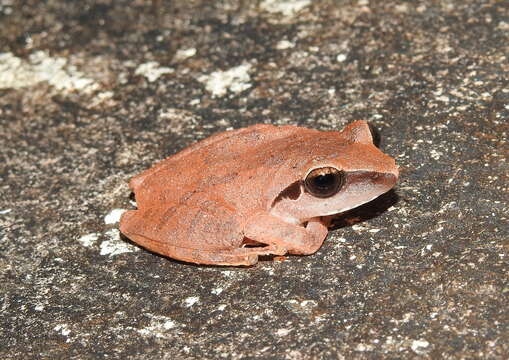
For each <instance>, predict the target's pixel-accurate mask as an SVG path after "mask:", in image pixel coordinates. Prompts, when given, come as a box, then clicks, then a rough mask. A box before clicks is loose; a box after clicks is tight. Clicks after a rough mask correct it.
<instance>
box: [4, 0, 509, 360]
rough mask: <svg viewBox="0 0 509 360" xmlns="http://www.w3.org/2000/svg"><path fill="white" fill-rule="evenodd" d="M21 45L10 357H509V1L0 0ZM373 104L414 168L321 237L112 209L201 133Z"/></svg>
mask: <svg viewBox="0 0 509 360" xmlns="http://www.w3.org/2000/svg"><path fill="white" fill-rule="evenodd" d="M0 52H1V53H2V55H0V125H1V127H0V176H1V182H0V194H1V196H0V300H1V303H0V309H1V312H0V358H2V359H40V358H42V359H69V358H76V359H92V358H102V357H108V358H111V359H115V358H118V359H120V358H121V359H155V358H163V359H175V358H177V359H194V358H203V359H215V358H231V359H241V358H242V359H244V358H249V359H252V358H263V359H273V358H283V359H322V358H331V359H335V358H340V359H351V358H359V359H380V358H384V357H385V358H391V359H399V358H415V357H420V358H425V359H438V358H446V359H474V358H483V359H507V358H508V356H509V345H508V344H509V328H508V325H509V310H508V309H509V301H508V298H509V283H508V277H509V276H508V272H509V266H508V262H509V240H508V235H509V234H508V233H509V231H508V198H509V195H508V194H509V191H508V186H509V185H508V182H509V181H508V180H509V179H508V178H509V176H508V173H509V169H508V163H507V160H508V152H509V150H508V143H507V137H508V127H509V120H508V119H509V78H508V75H507V74H508V73H509V58H508V54H509V2H508V1H505V0H441V1H431V0H429V1H395V0H388V1H375V0H357V1H346V0H335V1H333V0H316V1H311V0H295V1H289V0H285V1H275V0H263V1H242V0H239V1H233V0H232V1H208V0H195V1H189V0H177V1H171V2H170V1H163V0H160V1H157V0H154V1H148V0H132V1H128V0H115V1H113V0H101V1H91V0H81V1H63V0H60V1H56V0H45V1H40V0H24V1H23V0H0ZM13 74H14V75H13ZM13 76H16V78H15V79H14V80H13ZM18 77H19V78H18ZM17 84H19V85H20V86H17ZM23 84H24V86H21V85H23ZM356 119H365V120H369V121H371V123H372V124H373V125H374V126H375V127H376V128H377V129H378V130H379V132H380V135H381V144H380V146H381V147H382V148H383V150H384V151H385V152H387V153H389V154H391V155H392V156H394V157H395V158H396V159H397V162H398V164H399V166H400V169H401V181H400V183H399V184H398V186H397V187H396V189H395V190H394V191H393V192H391V193H389V194H387V195H385V196H383V197H382V198H380V199H378V200H376V201H374V202H372V203H371V204H368V205H366V206H363V207H362V208H360V209H358V210H356V211H354V212H352V213H351V214H349V215H347V216H346V217H343V218H342V219H338V220H337V221H336V224H337V226H336V228H337V229H336V230H335V231H332V232H331V234H330V236H329V238H328V239H327V240H326V242H325V244H324V246H323V247H322V248H321V250H320V251H319V252H318V253H317V254H315V255H312V256H306V257H297V256H291V257H288V258H287V259H286V260H284V261H281V260H282V259H278V260H276V261H272V260H266V261H262V262H261V263H260V264H258V265H257V266H255V267H252V268H215V267H200V266H193V265H187V264H183V263H179V262H176V261H172V260H169V259H166V258H163V257H160V256H157V255H154V254H152V253H150V252H148V251H145V250H142V249H139V248H137V247H135V246H134V245H132V244H130V243H129V242H128V240H126V239H125V238H119V236H118V232H116V230H115V229H116V227H117V226H118V225H117V224H105V221H104V216H105V215H107V214H108V213H110V212H111V211H112V210H113V209H116V208H124V209H126V208H130V207H132V206H133V205H132V204H131V203H130V198H129V190H128V188H127V180H128V179H129V178H130V177H131V176H133V175H135V174H136V173H138V172H140V171H141V170H143V169H145V168H147V167H149V166H150V165H151V164H152V163H153V162H154V161H156V160H159V159H161V158H163V157H165V156H168V155H170V154H173V153H175V152H176V151H178V150H180V149H182V148H183V147H185V146H186V145H189V144H191V143H192V142H194V141H195V140H198V139H202V138H204V137H206V136H208V135H210V134H212V133H215V132H217V131H222V130H225V129H228V128H238V127H242V126H246V125H250V124H253V123H257V122H265V123H271V124H298V125H304V126H308V127H313V128H318V129H322V130H325V129H339V128H341V127H342V126H343V125H344V124H346V123H347V122H350V121H352V120H356ZM175 176H178V174H175ZM114 217H115V216H114V215H112V216H110V217H109V218H108V219H109V221H108V222H111V218H114ZM113 221H114V220H113ZM135 250H138V251H135Z"/></svg>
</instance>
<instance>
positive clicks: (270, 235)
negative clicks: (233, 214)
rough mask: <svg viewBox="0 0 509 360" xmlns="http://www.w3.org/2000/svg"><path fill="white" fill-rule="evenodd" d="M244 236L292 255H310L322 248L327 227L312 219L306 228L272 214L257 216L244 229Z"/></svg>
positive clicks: (318, 220)
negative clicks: (284, 250)
mask: <svg viewBox="0 0 509 360" xmlns="http://www.w3.org/2000/svg"><path fill="white" fill-rule="evenodd" d="M244 236H245V237H247V238H249V239H251V240H254V241H256V242H259V243H263V244H268V245H273V246H276V247H278V248H281V249H286V250H287V251H288V252H289V253H290V254H297V255H309V254H313V253H315V252H316V251H317V250H318V249H319V248H320V246H322V243H323V241H324V240H325V237H326V236H327V226H325V225H324V224H322V222H320V219H312V220H310V221H309V222H308V223H307V225H306V226H305V227H304V226H302V225H296V224H291V223H288V222H286V221H283V220H282V219H280V218H278V217H276V216H273V215H270V214H257V215H256V216H254V217H252V218H251V219H249V221H248V222H247V223H246V225H245V227H244Z"/></svg>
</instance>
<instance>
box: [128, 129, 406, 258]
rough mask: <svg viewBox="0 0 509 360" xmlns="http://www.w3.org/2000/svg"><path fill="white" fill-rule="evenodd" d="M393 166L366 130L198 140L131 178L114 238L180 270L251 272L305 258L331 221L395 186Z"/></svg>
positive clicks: (234, 133)
mask: <svg viewBox="0 0 509 360" xmlns="http://www.w3.org/2000/svg"><path fill="white" fill-rule="evenodd" d="M398 176H399V172H398V167H397V166H396V163H395V160H394V159H393V158H392V157H390V156H389V155H387V154H385V153H383V152H382V151H381V150H380V149H379V148H378V147H377V146H375V144H374V143H373V135H372V131H371V129H370V126H369V124H368V123H367V122H366V121H363V120H358V121H354V122H352V123H350V124H348V125H347V126H346V127H345V128H344V129H343V130H341V131H337V130H334V131H320V130H316V129H310V128H305V127H301V126H296V125H281V126H277V125H271V124H256V125H252V126H249V127H245V128H241V129H237V130H229V131H224V132H221V133H218V134H215V135H212V136H211V137H209V138H206V139H204V140H201V141H199V142H197V143H194V144H193V145H191V146H189V147H187V148H185V149H184V150H182V151H180V152H178V153H176V154H174V155H172V156H170V157H168V158H166V159H164V160H162V161H160V162H158V163H156V164H155V165H154V166H152V167H151V168H149V169H148V170H145V171H143V172H142V173H140V174H139V175H136V176H134V177H133V178H132V179H131V180H130V181H129V187H130V189H131V190H132V192H133V193H134V196H135V200H136V206H137V208H136V209H134V210H129V211H127V212H125V213H124V214H123V215H122V217H121V219H120V231H121V232H122V233H123V234H124V235H125V236H126V237H127V238H129V239H130V240H132V241H133V242H135V243H136V244H138V245H140V246H141V247H144V248H146V249H148V250H150V251H152V252H155V253H157V254H160V255H163V256H166V257H169V258H172V259H175V260H179V261H182V262H185V263H194V264H203V265H220V266H252V265H254V264H256V263H257V262H258V260H259V257H262V258H269V259H270V258H280V257H282V256H283V255H286V254H290V255H311V254H314V253H315V252H317V251H318V249H320V247H321V246H322V244H323V242H324V240H325V238H326V236H327V234H328V231H329V226H330V219H331V216H333V215H335V214H343V213H345V212H347V211H348V210H350V209H353V208H355V207H358V206H360V205H362V204H365V203H367V202H369V201H371V200H373V199H375V198H376V197H378V196H380V195H381V194H383V193H385V192H387V191H389V190H390V189H392V188H393V187H394V185H395V184H396V182H397V180H398Z"/></svg>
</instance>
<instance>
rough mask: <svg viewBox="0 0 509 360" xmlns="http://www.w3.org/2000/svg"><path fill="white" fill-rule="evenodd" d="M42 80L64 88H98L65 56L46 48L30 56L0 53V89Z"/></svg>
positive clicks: (82, 90) (88, 90)
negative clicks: (52, 52) (25, 58)
mask: <svg viewBox="0 0 509 360" xmlns="http://www.w3.org/2000/svg"><path fill="white" fill-rule="evenodd" d="M43 81H46V82H48V83H49V84H50V85H51V86H53V87H55V88H56V89H57V90H61V91H74V90H76V91H80V92H83V93H91V92H93V91H95V90H97V89H98V88H99V85H98V84H97V83H96V82H95V81H94V80H93V79H90V78H87V77H85V76H84V74H83V73H82V72H80V71H78V70H77V68H76V66H74V65H70V64H68V61H67V59H65V58H62V57H50V56H49V55H48V54H47V53H46V52H44V51H36V52H34V53H32V54H31V55H30V56H29V57H28V60H24V59H22V58H19V57H16V56H14V55H13V54H12V53H0V89H21V88H24V87H29V86H34V85H36V84H38V83H40V82H43Z"/></svg>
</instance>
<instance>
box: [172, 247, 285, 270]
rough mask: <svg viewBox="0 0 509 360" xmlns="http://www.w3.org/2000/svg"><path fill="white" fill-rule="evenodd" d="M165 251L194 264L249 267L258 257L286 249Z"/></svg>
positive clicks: (280, 252) (174, 249)
mask: <svg viewBox="0 0 509 360" xmlns="http://www.w3.org/2000/svg"><path fill="white" fill-rule="evenodd" d="M167 250H168V252H169V256H170V257H172V258H174V259H178V260H182V261H186V262H192V263H195V264H206V265H222V266H251V265H254V264H256V263H257V262H258V256H264V255H280V254H285V253H286V249H281V248H279V247H276V246H272V245H269V246H263V247H253V248H245V247H243V248H237V249H231V250H195V249H185V248H178V247H170V248H168V249H167Z"/></svg>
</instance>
